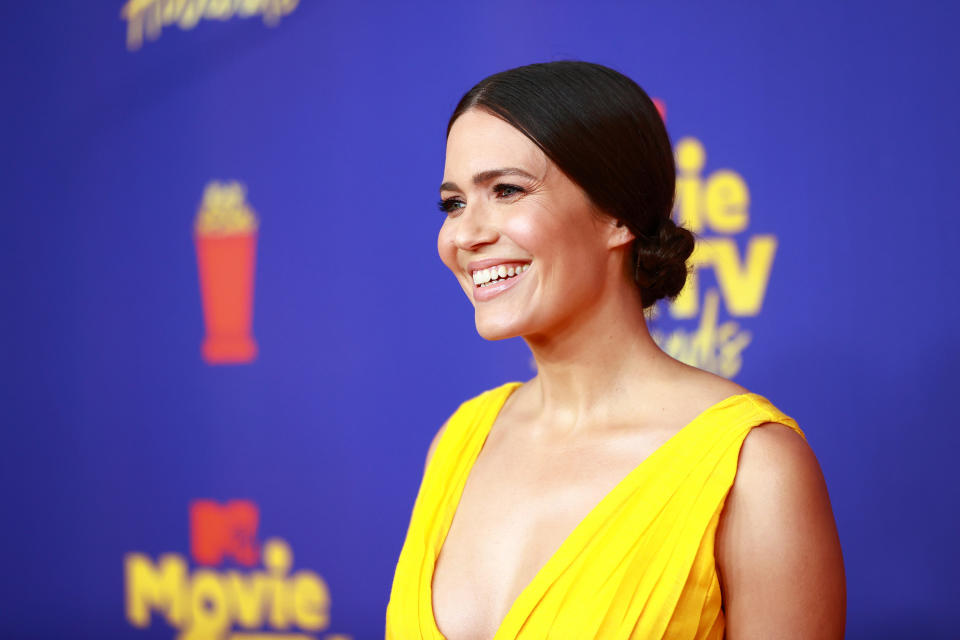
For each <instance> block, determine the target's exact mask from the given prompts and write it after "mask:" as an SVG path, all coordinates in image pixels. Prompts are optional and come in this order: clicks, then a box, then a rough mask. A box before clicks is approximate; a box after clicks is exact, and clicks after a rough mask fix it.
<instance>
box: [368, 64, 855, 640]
mask: <svg viewBox="0 0 960 640" xmlns="http://www.w3.org/2000/svg"><path fill="white" fill-rule="evenodd" d="M674 179H675V168H674V161H673V152H672V149H671V146H670V140H669V138H668V136H667V132H666V130H665V128H664V125H663V122H662V121H661V119H660V117H659V114H658V113H657V111H656V108H655V106H654V105H653V103H652V102H651V100H650V98H649V97H648V96H647V95H646V93H644V91H643V90H642V89H641V88H640V87H639V86H637V85H636V84H635V83H634V82H633V81H632V80H630V79H629V78H627V77H625V76H623V75H621V74H620V73H618V72H616V71H613V70H612V69H609V68H607V67H603V66H601V65H595V64H590V63H584V62H573V61H564V62H552V63H546V64H535V65H528V66H525V67H520V68H517V69H512V70H509V71H505V72H503V73H499V74H495V75H493V76H490V77H489V78H486V79H485V80H483V81H481V82H480V83H479V84H478V85H476V86H475V87H474V88H473V89H471V90H470V91H469V92H468V93H467V94H466V95H465V96H464V97H463V99H462V100H461V101H460V103H459V105H458V106H457V108H456V110H455V111H454V113H453V116H452V117H451V119H450V123H449V126H448V129H447V153H446V163H445V166H444V177H443V184H442V185H441V186H440V193H441V198H442V200H441V203H440V206H441V209H442V210H443V211H444V212H445V213H446V219H445V221H444V223H443V227H442V229H441V230H440V234H439V238H438V243H437V244H438V250H439V253H440V256H441V258H442V259H443V262H444V263H445V264H446V266H447V267H449V268H450V270H451V271H452V272H453V274H454V276H455V277H456V278H457V280H458V282H459V283H460V285H461V286H462V287H463V289H464V291H465V292H466V294H467V297H468V299H469V300H470V301H471V303H472V304H473V305H474V308H475V320H476V326H477V331H478V332H479V333H480V335H482V336H483V337H484V338H487V339H489V340H500V339H503V338H510V337H513V336H522V337H523V339H524V340H525V341H526V342H527V344H528V345H529V347H530V350H531V351H532V352H533V356H534V358H535V359H536V364H537V375H536V376H535V377H534V378H533V379H532V380H529V381H528V382H526V383H522V384H521V383H518V382H512V383H507V384H505V385H503V386H500V387H497V388H495V389H491V390H489V391H486V392H484V393H482V394H480V395H479V396H477V397H475V398H473V399H471V400H469V401H467V402H465V403H464V404H463V405H461V406H460V408H459V409H458V410H457V411H456V412H455V413H454V415H453V416H451V417H450V419H449V420H447V422H446V423H445V424H444V426H443V427H442V428H441V429H440V430H439V431H438V432H437V435H436V437H435V438H434V440H433V443H432V444H431V446H430V450H429V452H428V454H427V465H426V469H425V471H424V478H423V481H422V483H421V486H420V491H419V494H418V496H417V500H416V504H415V506H414V510H413V515H412V518H411V522H410V526H409V529H408V531H407V537H406V541H405V543H404V547H403V550H402V551H401V554H400V559H399V561H398V563H397V569H396V574H395V577H394V583H393V589H392V592H391V598H390V603H389V604H388V606H387V634H386V635H387V637H388V638H395V639H398V640H401V639H402V640H413V639H416V638H429V639H437V638H443V637H446V638H448V639H449V640H466V639H485V640H486V639H489V638H493V637H496V638H497V640H501V639H506V638H511V639H512V638H577V639H583V638H644V639H646V638H661V637H663V638H722V637H724V636H725V637H727V638H731V639H738V638H804V639H811V638H840V637H842V635H843V627H844V617H845V586H844V584H845V581H844V572H843V560H842V556H841V550H840V544H839V539H838V536H837V532H836V526H835V523H834V518H833V514H832V511H831V507H830V502H829V498H828V495H827V490H826V486H825V483H824V480H823V476H822V473H821V471H820V468H819V465H818V464H817V461H816V458H815V456H814V454H813V452H812V451H811V449H810V447H809V446H808V445H807V443H806V440H805V437H804V435H803V432H802V431H801V430H800V428H799V427H798V425H797V424H796V422H794V421H793V420H792V419H790V418H789V417H787V416H786V415H784V414H783V413H782V412H780V411H779V410H778V409H777V408H776V407H775V406H774V405H772V404H771V403H770V402H769V401H768V400H766V399H765V398H763V397H761V396H759V395H756V394H752V393H749V392H748V391H747V390H746V389H744V388H743V387H741V386H739V385H737V384H735V383H733V382H730V381H729V380H726V379H723V378H721V377H718V376H715V375H713V374H710V373H707V372H705V371H702V370H699V369H696V368H693V367H690V366H687V365H685V364H682V363H681V362H678V361H677V360H674V359H673V358H671V357H670V356H668V355H667V354H666V353H664V352H663V351H661V350H660V349H659V348H658V347H657V345H656V343H655V342H654V341H653V340H652V339H651V337H650V333H649V331H648V329H647V323H646V318H645V314H644V310H646V309H649V308H650V307H651V305H653V304H654V303H655V302H656V301H657V300H660V299H662V298H670V297H672V296H676V295H677V294H678V293H679V292H680V289H681V288H682V287H683V284H684V281H685V278H686V274H687V266H686V260H687V258H688V257H689V256H690V253H691V251H692V249H693V237H692V235H691V234H690V233H689V232H688V231H687V230H685V229H683V228H682V227H679V226H677V225H676V224H675V223H674V222H673V221H672V220H671V218H670V214H671V210H672V208H673V198H674ZM757 427H763V428H757Z"/></svg>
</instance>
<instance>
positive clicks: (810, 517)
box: [715, 423, 846, 640]
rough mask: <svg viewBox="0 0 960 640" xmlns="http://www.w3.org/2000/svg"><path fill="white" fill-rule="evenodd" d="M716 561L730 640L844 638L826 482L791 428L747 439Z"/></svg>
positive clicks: (771, 428)
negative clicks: (753, 639) (755, 639)
mask: <svg viewBox="0 0 960 640" xmlns="http://www.w3.org/2000/svg"><path fill="white" fill-rule="evenodd" d="M715 554H716V559H717V568H718V572H719V574H720V585H721V591H722V594H723V607H724V613H725V616H726V623H727V635H726V637H727V638H729V639H730V640H738V639H742V638H804V639H808V638H809V639H821V638H842V637H843V633H844V625H845V620H846V579H845V576H844V569H843V556H842V552H841V549H840V539H839V536H838V534H837V528H836V523H835V521H834V517H833V510H832V508H831V506H830V498H829V496H828V494H827V486H826V482H825V481H824V478H823V473H822V472H821V470H820V465H819V464H818V463H817V459H816V456H815V455H814V453H813V451H812V450H811V449H810V446H809V445H808V444H807V442H806V440H804V439H803V438H801V437H800V435H799V434H797V433H796V432H794V431H793V430H791V429H790V428H789V427H786V426H784V425H780V424H776V423H767V424H765V425H762V428H754V429H752V430H751V431H750V432H749V433H748V434H747V437H746V438H745V440H744V442H743V445H742V447H741V450H740V461H739V464H738V470H737V475H736V479H735V481H734V484H733V487H732V488H731V489H730V493H729V494H728V496H727V500H726V504H725V505H724V508H723V512H722V514H721V518H720V523H719V525H718V527H717V538H716V548H715Z"/></svg>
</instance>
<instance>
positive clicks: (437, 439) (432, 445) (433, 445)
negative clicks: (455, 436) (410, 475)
mask: <svg viewBox="0 0 960 640" xmlns="http://www.w3.org/2000/svg"><path fill="white" fill-rule="evenodd" d="M448 424H450V420H449V419H448V420H447V421H446V422H444V423H443V425H442V426H441V427H440V428H439V429H438V430H437V433H436V435H434V436H433V441H432V442H431V443H430V447H429V448H428V449H427V459H426V461H425V462H424V463H423V473H424V474H426V473H427V467H428V466H429V465H430V458H432V457H433V452H434V451H435V450H436V449H437V443H438V442H440V436H442V435H443V432H444V430H445V429H446V428H447V425H448Z"/></svg>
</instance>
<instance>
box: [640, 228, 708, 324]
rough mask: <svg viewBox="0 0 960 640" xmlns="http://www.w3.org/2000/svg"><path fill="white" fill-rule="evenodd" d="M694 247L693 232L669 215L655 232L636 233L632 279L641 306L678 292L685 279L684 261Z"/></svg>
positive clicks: (674, 295)
mask: <svg viewBox="0 0 960 640" xmlns="http://www.w3.org/2000/svg"><path fill="white" fill-rule="evenodd" d="M693 246H694V237H693V234H692V233H690V231H689V230H687V229H685V228H683V227H681V226H678V225H677V224H676V223H675V222H674V221H673V220H672V219H671V218H663V219H662V220H661V222H660V224H659V225H658V228H657V232H656V233H655V234H651V235H650V236H637V240H636V241H635V242H634V259H635V263H634V264H635V265H636V269H635V272H634V278H635V280H636V282H637V285H638V286H639V287H640V295H641V298H642V302H643V308H644V309H646V308H647V307H649V306H651V305H653V304H654V303H655V302H657V301H658V300H661V299H663V298H668V299H670V298H675V297H676V296H677V295H678V294H679V293H680V291H681V290H682V289H683V285H684V284H685V283H686V281H687V273H688V267H687V260H688V259H689V258H690V254H692V253H693Z"/></svg>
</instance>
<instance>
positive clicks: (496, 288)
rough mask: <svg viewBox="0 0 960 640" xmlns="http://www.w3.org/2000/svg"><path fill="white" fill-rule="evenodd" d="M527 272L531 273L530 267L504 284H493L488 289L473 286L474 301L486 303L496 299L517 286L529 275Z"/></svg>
mask: <svg viewBox="0 0 960 640" xmlns="http://www.w3.org/2000/svg"><path fill="white" fill-rule="evenodd" d="M527 271H530V267H527V268H526V270H524V271H522V272H521V273H520V275H518V276H513V277H511V278H507V279H506V280H504V281H503V282H498V283H497V284H491V285H488V286H486V287H480V286H477V285H473V299H474V300H475V301H477V302H486V301H487V300H490V299H492V298H496V297H497V296H498V295H500V294H501V293H503V292H504V291H506V290H507V289H509V288H510V287H512V286H513V285H515V284H517V280H519V279H520V278H522V277H523V276H525V275H527Z"/></svg>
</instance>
